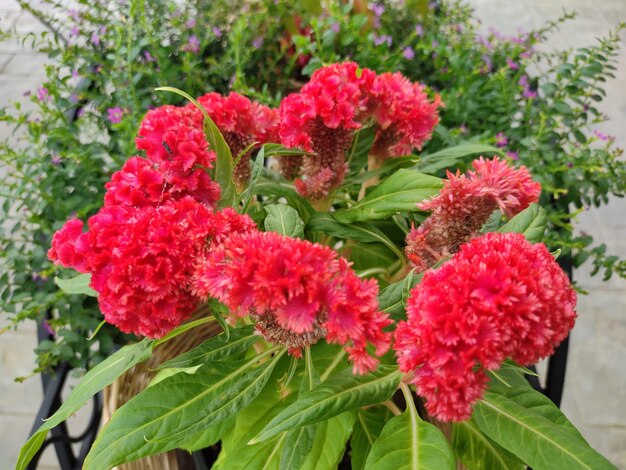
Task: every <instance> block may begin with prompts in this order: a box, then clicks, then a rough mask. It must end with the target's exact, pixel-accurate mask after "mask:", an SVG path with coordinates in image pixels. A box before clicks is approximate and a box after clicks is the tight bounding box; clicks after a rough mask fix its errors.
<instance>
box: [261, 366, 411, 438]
mask: <svg viewBox="0 0 626 470" xmlns="http://www.w3.org/2000/svg"><path fill="white" fill-rule="evenodd" d="M401 376H402V374H401V373H400V372H399V371H398V368H397V367H392V366H384V365H381V366H379V368H378V370H376V371H375V372H373V373H371V374H368V375H364V376H355V375H354V374H353V373H352V370H351V369H346V370H344V371H341V372H340V373H338V374H336V375H333V376H332V377H330V378H329V379H328V380H327V381H325V382H323V383H322V384H321V385H319V386H317V387H315V388H314V389H313V390H311V391H309V392H307V393H304V394H302V396H300V397H299V398H298V400H297V401H296V402H295V403H293V404H292V405H291V406H289V407H288V408H287V409H286V410H284V411H283V412H282V413H280V414H279V415H278V416H276V417H275V418H274V419H272V421H270V422H269V423H268V425H267V426H266V427H265V428H264V429H263V431H262V432H260V433H259V434H258V435H257V436H256V437H255V438H254V439H253V440H252V441H253V442H261V441H264V440H266V439H269V438H271V437H273V436H275V435H277V434H279V433H281V432H283V431H288V430H290V429H295V428H298V427H300V426H306V425H309V424H313V423H319V422H320V421H324V420H326V419H329V418H332V417H333V416H337V415H338V414H340V413H342V412H344V411H348V410H352V409H355V408H359V407H361V406H366V405H373V404H375V403H380V402H381V401H385V400H388V399H389V398H390V397H391V396H392V395H393V393H394V392H395V390H396V388H397V387H398V383H399V382H400V377H401Z"/></svg>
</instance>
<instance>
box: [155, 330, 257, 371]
mask: <svg viewBox="0 0 626 470" xmlns="http://www.w3.org/2000/svg"><path fill="white" fill-rule="evenodd" d="M230 332H231V334H230V339H229V338H227V337H226V335H225V334H223V333H221V334H219V335H217V336H215V337H213V338H210V339H208V340H206V341H205V342H204V343H202V344H200V345H198V346H196V347H195V348H193V349H192V350H190V351H187V352H186V353H184V354H181V355H180V356H178V357H175V358H174V359H170V360H169V361H167V362H164V363H163V364H161V365H160V366H159V369H169V368H185V367H193V366H197V365H199V364H206V363H208V362H209V361H218V360H221V359H225V358H227V357H231V356H236V355H238V354H242V353H244V352H246V351H247V350H248V349H249V348H250V346H252V345H253V344H254V343H255V342H257V341H258V340H259V336H257V335H255V334H254V326H253V325H249V326H244V327H242V328H235V329H231V330H230Z"/></svg>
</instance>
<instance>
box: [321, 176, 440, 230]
mask: <svg viewBox="0 0 626 470" xmlns="http://www.w3.org/2000/svg"><path fill="white" fill-rule="evenodd" d="M441 187H442V182H441V180H440V179H439V178H435V177H434V176H429V175H424V174H422V173H418V172H416V171H413V170H406V169H400V170H398V171H396V172H395V173H394V174H392V175H391V176H389V177H388V178H386V179H385V180H384V181H383V182H382V183H380V184H379V185H378V186H376V187H375V188H374V189H373V190H372V192H370V193H369V194H368V195H367V196H365V197H364V198H363V199H361V200H360V201H359V202H357V203H356V204H355V205H353V206H352V207H350V208H348V209H342V210H339V211H337V212H333V213H332V214H333V216H334V217H335V219H337V220H339V221H340V222H344V223H351V222H356V221H363V220H372V219H384V218H386V217H390V216H392V215H393V214H395V213H397V212H415V211H417V210H418V209H417V205H416V204H417V203H418V202H421V201H423V200H424V199H426V198H429V197H431V196H434V195H435V194H437V192H438V191H439V189H441Z"/></svg>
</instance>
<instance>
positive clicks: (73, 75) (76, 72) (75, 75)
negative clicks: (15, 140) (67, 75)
mask: <svg viewBox="0 0 626 470" xmlns="http://www.w3.org/2000/svg"><path fill="white" fill-rule="evenodd" d="M78 77H80V75H79V74H78V70H72V78H78Z"/></svg>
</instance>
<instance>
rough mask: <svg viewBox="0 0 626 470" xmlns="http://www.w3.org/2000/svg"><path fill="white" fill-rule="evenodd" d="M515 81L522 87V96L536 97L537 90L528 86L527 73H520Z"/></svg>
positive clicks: (527, 97)
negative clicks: (517, 80)
mask: <svg viewBox="0 0 626 470" xmlns="http://www.w3.org/2000/svg"><path fill="white" fill-rule="evenodd" d="M517 83H518V84H519V85H520V86H521V87H522V97H524V98H526V99H532V98H537V92H536V91H534V90H533V89H532V88H531V87H530V82H529V81H528V76H527V75H522V76H521V77H520V79H519V82H517Z"/></svg>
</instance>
